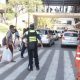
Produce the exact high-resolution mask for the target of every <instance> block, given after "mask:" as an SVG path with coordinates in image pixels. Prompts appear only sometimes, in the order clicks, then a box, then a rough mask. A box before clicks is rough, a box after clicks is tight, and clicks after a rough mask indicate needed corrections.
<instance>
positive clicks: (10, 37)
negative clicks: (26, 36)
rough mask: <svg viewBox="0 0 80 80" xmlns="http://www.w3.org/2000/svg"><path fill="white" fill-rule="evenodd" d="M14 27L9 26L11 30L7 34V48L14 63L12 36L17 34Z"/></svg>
mask: <svg viewBox="0 0 80 80" xmlns="http://www.w3.org/2000/svg"><path fill="white" fill-rule="evenodd" d="M14 27H15V26H13V25H10V26H9V30H8V32H7V34H6V48H9V49H10V51H11V53H12V61H13V46H14V44H13V38H12V34H13V33H14V32H15V30H14Z"/></svg>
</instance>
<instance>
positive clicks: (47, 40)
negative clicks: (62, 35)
mask: <svg viewBox="0 0 80 80" xmlns="http://www.w3.org/2000/svg"><path fill="white" fill-rule="evenodd" d="M38 31H39V32H40V36H41V41H42V43H43V44H48V45H49V46H51V45H52V44H54V38H53V35H52V32H51V31H50V30H45V29H40V30H38Z"/></svg>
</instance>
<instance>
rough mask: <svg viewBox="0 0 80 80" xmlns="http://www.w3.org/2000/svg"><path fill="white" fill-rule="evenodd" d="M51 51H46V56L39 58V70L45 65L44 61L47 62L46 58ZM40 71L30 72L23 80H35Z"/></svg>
mask: <svg viewBox="0 0 80 80" xmlns="http://www.w3.org/2000/svg"><path fill="white" fill-rule="evenodd" d="M50 52H51V50H48V51H47V52H46V54H45V55H44V56H43V57H42V58H41V60H40V69H41V68H42V67H43V65H44V64H45V62H46V60H47V57H48V56H49V54H50ZM39 72H40V70H39V71H37V70H34V71H32V72H31V73H30V74H29V75H28V76H27V77H26V78H25V79H24V80H35V79H36V77H37V75H38V74H39Z"/></svg>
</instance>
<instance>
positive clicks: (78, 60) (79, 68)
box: [75, 45, 80, 80]
mask: <svg viewBox="0 0 80 80" xmlns="http://www.w3.org/2000/svg"><path fill="white" fill-rule="evenodd" d="M75 67H76V79H77V80H80V45H78V46H77V50H76V57H75Z"/></svg>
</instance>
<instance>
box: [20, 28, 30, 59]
mask: <svg viewBox="0 0 80 80" xmlns="http://www.w3.org/2000/svg"><path fill="white" fill-rule="evenodd" d="M28 29H29V28H27V29H24V30H25V31H24V30H23V35H24V33H25V32H26V31H28ZM26 48H27V39H26V37H25V36H24V37H22V49H21V58H24V56H23V54H24V52H25V50H26Z"/></svg>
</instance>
